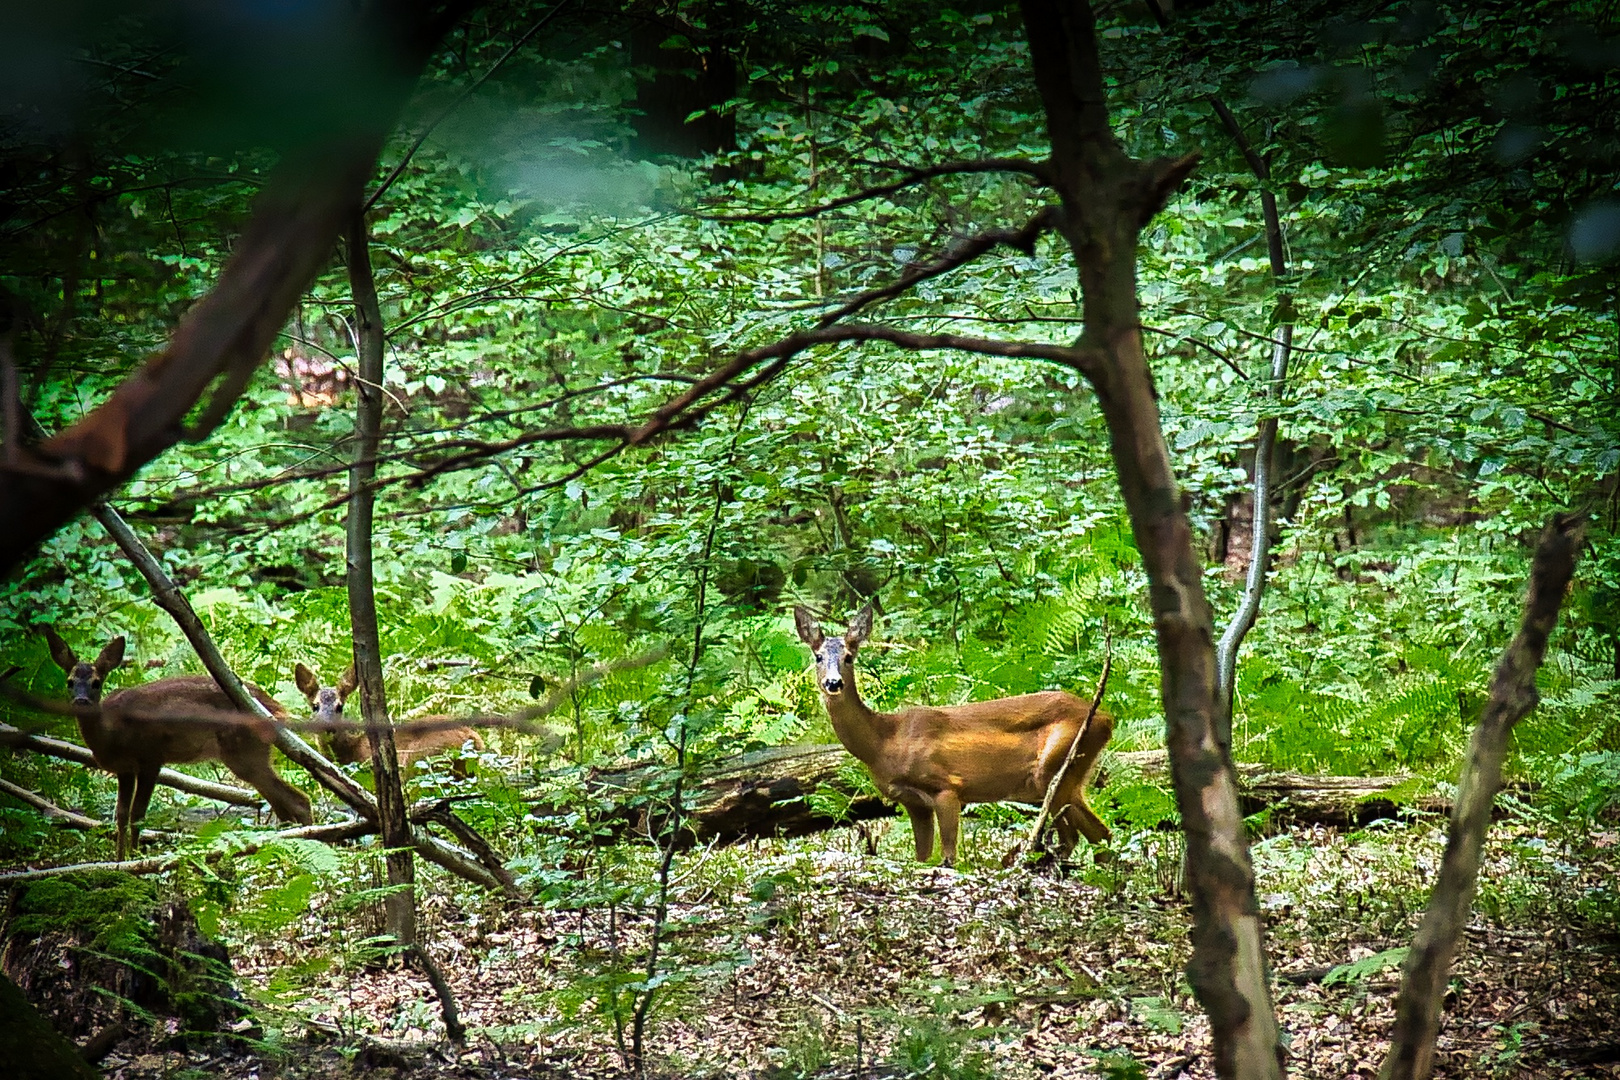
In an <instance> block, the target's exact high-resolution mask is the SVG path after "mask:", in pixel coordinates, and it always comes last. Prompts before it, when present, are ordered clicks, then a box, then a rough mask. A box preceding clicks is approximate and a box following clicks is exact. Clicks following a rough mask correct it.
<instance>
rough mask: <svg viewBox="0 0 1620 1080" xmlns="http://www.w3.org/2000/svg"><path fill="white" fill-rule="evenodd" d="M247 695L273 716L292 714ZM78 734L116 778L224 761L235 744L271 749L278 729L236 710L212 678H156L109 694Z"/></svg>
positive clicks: (253, 690)
mask: <svg viewBox="0 0 1620 1080" xmlns="http://www.w3.org/2000/svg"><path fill="white" fill-rule="evenodd" d="M247 688H248V692H249V693H250V694H252V695H253V696H254V698H255V699H257V700H258V701H259V702H260V704H262V705H264V706H265V708H267V709H269V710H270V713H271V715H273V716H277V717H282V716H285V715H287V713H286V710H285V709H283V708H282V707H281V705H280V703H278V702H277V701H276V699H275V698H272V697H271V696H270V695H269V694H267V693H265V692H264V691H263V690H261V689H260V688H259V687H257V686H254V685H253V684H252V683H248V684H247ZM79 731H80V733H81V734H82V735H83V736H84V741H85V745H87V746H89V747H90V752H91V753H92V754H94V755H95V758H96V763H97V764H98V765H100V766H101V767H102V768H104V769H107V770H109V771H111V772H115V773H127V772H138V771H140V770H141V768H142V767H143V766H150V765H152V764H153V763H157V764H175V763H183V762H191V761H211V760H219V759H220V758H221V757H223V755H224V752H225V751H222V749H221V746H222V743H223V745H225V746H226V747H227V748H228V747H229V746H231V745H232V744H237V743H241V742H243V741H247V740H253V741H257V742H260V743H265V744H268V743H269V742H271V741H273V740H274V738H275V730H274V728H273V727H272V726H271V725H269V724H267V723H265V722H263V721H262V720H260V719H259V718H258V717H255V716H252V715H251V714H248V713H244V712H242V711H241V710H239V709H237V708H236V706H235V705H234V704H233V703H232V702H231V699H230V698H229V697H227V696H226V694H225V691H223V690H221V689H220V688H219V685H218V684H217V683H215V682H214V680H213V678H212V677H211V676H208V675H183V676H180V677H178V678H172V679H157V680H155V681H153V682H149V683H143V684H141V685H140V686H131V687H127V688H125V689H123V690H119V691H117V692H115V693H112V694H108V695H107V696H106V697H105V698H104V699H102V702H101V715H100V716H95V717H81V718H80V719H79Z"/></svg>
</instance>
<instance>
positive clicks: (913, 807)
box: [904, 803, 934, 862]
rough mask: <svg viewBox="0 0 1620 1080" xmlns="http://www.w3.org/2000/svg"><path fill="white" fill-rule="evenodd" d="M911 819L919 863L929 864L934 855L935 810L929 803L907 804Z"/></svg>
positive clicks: (908, 814) (912, 836)
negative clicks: (929, 859)
mask: <svg viewBox="0 0 1620 1080" xmlns="http://www.w3.org/2000/svg"><path fill="white" fill-rule="evenodd" d="M904 805H905V808H906V814H907V816H909V817H910V818H911V838H912V839H913V840H914V841H916V843H917V861H918V862H927V861H928V857H929V856H930V855H932V854H933V853H934V808H933V807H932V806H929V805H928V804H927V803H905V804H904Z"/></svg>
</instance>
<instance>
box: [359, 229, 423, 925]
mask: <svg viewBox="0 0 1620 1080" xmlns="http://www.w3.org/2000/svg"><path fill="white" fill-rule="evenodd" d="M348 255H349V288H350V289H351V290H352V291H353V293H354V336H355V351H356V352H357V353H358V354H359V359H360V370H359V378H358V379H357V380H356V385H355V406H354V429H355V440H354V465H353V466H352V467H351V468H350V469H349V521H348V530H347V536H346V540H347V551H348V564H349V624H350V629H351V632H352V633H353V636H354V669H355V674H356V675H357V676H358V677H359V681H360V709H361V715H362V716H363V717H364V719H365V724H366V731H367V737H368V738H369V739H370V740H371V774H372V777H373V778H374V780H375V786H376V791H377V810H378V814H379V818H378V823H379V824H380V825H381V826H382V837H383V845H384V847H386V848H387V850H388V855H387V860H388V884H389V885H390V886H392V887H393V888H392V889H391V890H390V891H389V893H388V895H387V896H386V897H385V898H384V900H383V908H384V912H385V917H386V924H387V928H388V933H389V934H390V935H392V936H393V938H394V940H395V941H397V942H398V943H399V944H401V945H414V944H416V863H415V861H414V860H413V859H412V857H411V847H412V845H411V823H410V819H409V817H408V815H407V813H406V808H405V789H404V785H403V784H402V783H401V781H400V775H399V754H398V752H397V751H396V750H395V747H394V727H393V724H392V723H391V722H390V721H389V719H388V700H387V697H386V695H385V693H384V690H383V671H382V648H381V646H380V644H379V642H378V635H377V593H376V585H375V582H374V580H373V578H372V572H371V517H372V509H373V506H374V505H375V503H376V498H377V496H376V492H375V491H373V490H372V487H371V481H372V479H373V478H374V477H375V476H376V475H377V464H376V460H377V448H378V445H379V443H380V442H381V435H382V410H383V392H382V391H383V344H384V342H383V328H382V309H381V307H380V306H379V305H378V303H377V284H376V281H375V280H374V279H373V278H372V274H371V243H370V240H369V239H368V238H367V236H366V218H365V213H364V212H363V211H361V210H360V209H359V207H358V206H356V208H355V212H354V215H353V216H352V217H351V218H350V220H349V242H348Z"/></svg>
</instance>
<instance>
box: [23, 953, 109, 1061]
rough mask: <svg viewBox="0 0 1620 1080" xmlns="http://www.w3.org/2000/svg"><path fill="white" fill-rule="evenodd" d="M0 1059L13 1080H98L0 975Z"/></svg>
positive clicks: (81, 1058)
mask: <svg viewBox="0 0 1620 1080" xmlns="http://www.w3.org/2000/svg"><path fill="white" fill-rule="evenodd" d="M0 1060H3V1061H5V1063H6V1075H7V1076H10V1077H13V1078H14V1080H99V1078H100V1076H101V1073H100V1072H98V1071H97V1070H95V1069H93V1068H91V1067H90V1063H89V1062H87V1061H85V1060H84V1058H83V1056H81V1055H80V1053H79V1049H78V1047H76V1046H74V1045H73V1044H72V1043H70V1042H68V1041H67V1039H66V1038H65V1037H64V1036H63V1035H62V1033H61V1032H59V1031H57V1030H56V1029H55V1028H54V1027H52V1026H51V1025H50V1022H49V1021H48V1020H46V1019H45V1017H43V1016H42V1015H40V1012H39V1010H38V1009H36V1008H34V1006H33V1004H32V1003H31V1002H30V1001H29V1000H28V999H27V998H26V997H24V996H23V992H22V990H20V989H19V988H18V987H17V984H16V983H14V982H12V981H11V980H10V979H9V978H7V977H6V976H5V975H4V974H0Z"/></svg>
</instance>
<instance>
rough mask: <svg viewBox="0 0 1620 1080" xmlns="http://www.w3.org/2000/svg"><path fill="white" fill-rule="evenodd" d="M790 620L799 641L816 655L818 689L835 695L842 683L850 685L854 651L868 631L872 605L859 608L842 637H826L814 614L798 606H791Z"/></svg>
mask: <svg viewBox="0 0 1620 1080" xmlns="http://www.w3.org/2000/svg"><path fill="white" fill-rule="evenodd" d="M793 623H794V625H795V626H796V627H797V628H798V631H799V640H800V641H803V642H804V643H805V644H806V645H808V646H810V651H811V652H813V653H815V655H816V685H817V686H819V687H821V692H822V693H824V694H826V695H828V696H829V697H836V696H837V695H839V694H841V693H843V692H844V687H845V686H851V687H853V686H854V685H855V653H856V652H857V651H858V650H859V649H860V647H861V642H863V641H865V640H866V639H867V638H868V637H869V636H870V635H871V633H872V605H871V604H867V605H866V606H865V607H863V608H861V610H860V614H858V615H856V616H855V618H854V620H853V621H851V622H850V624H849V628H848V629H847V630H845V631H844V633H843V636H842V637H828V636H827V635H826V634H825V633H824V632H823V631H822V629H821V624H820V623H818V622H816V620H815V616H813V615H811V614H810V612H809V610H808V609H807V608H804V607H802V606H801V607H795V608H794V609H793Z"/></svg>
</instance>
